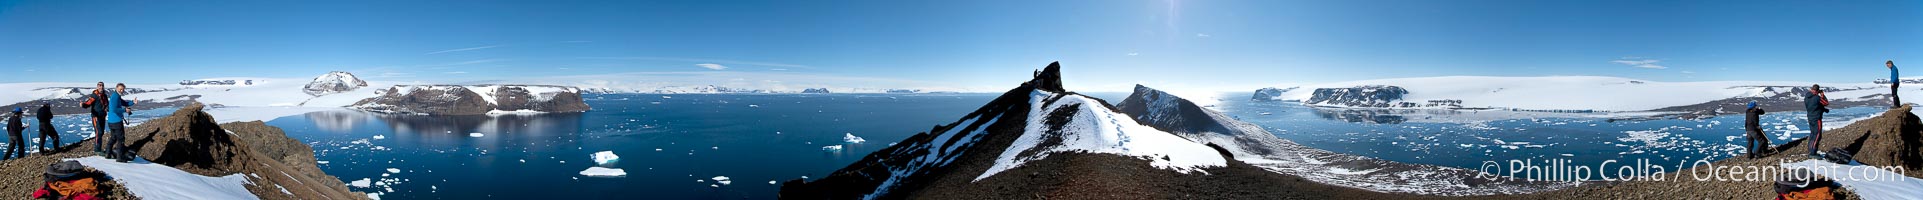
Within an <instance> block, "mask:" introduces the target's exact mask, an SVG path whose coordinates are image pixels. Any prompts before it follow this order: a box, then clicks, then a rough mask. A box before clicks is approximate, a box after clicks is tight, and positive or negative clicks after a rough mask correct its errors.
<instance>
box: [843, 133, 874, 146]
mask: <svg viewBox="0 0 1923 200" xmlns="http://www.w3.org/2000/svg"><path fill="white" fill-rule="evenodd" d="M843 134H845V135H842V136H841V142H846V143H849V144H861V143H862V142H867V141H868V139H861V137H858V136H855V134H854V133H843Z"/></svg>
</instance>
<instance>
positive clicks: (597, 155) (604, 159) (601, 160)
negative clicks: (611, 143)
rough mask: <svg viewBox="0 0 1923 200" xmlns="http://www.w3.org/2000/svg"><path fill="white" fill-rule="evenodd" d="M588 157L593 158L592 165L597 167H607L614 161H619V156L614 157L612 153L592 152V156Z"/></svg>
mask: <svg viewBox="0 0 1923 200" xmlns="http://www.w3.org/2000/svg"><path fill="white" fill-rule="evenodd" d="M590 157H593V158H594V164H599V165H607V164H609V163H614V161H617V160H621V156H617V155H614V151H601V152H594V155H592V156H590Z"/></svg>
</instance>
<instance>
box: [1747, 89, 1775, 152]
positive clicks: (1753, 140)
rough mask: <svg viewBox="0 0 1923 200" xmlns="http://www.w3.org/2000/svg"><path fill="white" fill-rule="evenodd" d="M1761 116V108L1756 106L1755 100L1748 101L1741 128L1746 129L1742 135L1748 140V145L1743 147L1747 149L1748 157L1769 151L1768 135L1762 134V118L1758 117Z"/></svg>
mask: <svg viewBox="0 0 1923 200" xmlns="http://www.w3.org/2000/svg"><path fill="white" fill-rule="evenodd" d="M1762 116H1763V108H1758V107H1756V101H1750V102H1749V109H1748V110H1745V111H1743V120H1744V121H1743V130H1747V132H1745V133H1744V135H1745V136H1746V137H1748V139H1747V140H1748V141H1749V145H1747V146H1743V147H1744V148H1748V149H1749V155H1748V156H1749V158H1758V157H1762V156H1763V154H1764V153H1769V137H1768V136H1764V135H1763V126H1762V120H1760V119H1759V118H1762Z"/></svg>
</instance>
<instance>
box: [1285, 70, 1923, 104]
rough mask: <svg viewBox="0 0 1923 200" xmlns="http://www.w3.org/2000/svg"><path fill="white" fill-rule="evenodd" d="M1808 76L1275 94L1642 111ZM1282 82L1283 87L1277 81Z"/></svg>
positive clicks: (1441, 83)
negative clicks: (1388, 93)
mask: <svg viewBox="0 0 1923 200" xmlns="http://www.w3.org/2000/svg"><path fill="white" fill-rule="evenodd" d="M1811 84H1819V83H1813V82H1792V81H1705V82H1657V81H1647V80H1637V79H1630V78H1620V77H1602V76H1546V77H1493V76H1445V77H1422V78H1397V79H1378V80H1360V81H1347V82H1335V83H1322V84H1308V85H1301V86H1300V88H1296V89H1293V90H1289V91H1287V92H1283V93H1282V94H1281V95H1280V96H1277V97H1276V98H1275V100H1285V101H1302V100H1307V99H1309V98H1310V97H1311V96H1312V95H1314V92H1315V89H1317V88H1351V87H1356V86H1364V85H1390V86H1397V87H1402V88H1403V89H1407V90H1408V91H1409V94H1407V95H1404V96H1403V99H1402V101H1403V102H1412V103H1418V104H1422V103H1427V102H1428V101H1430V100H1461V101H1462V103H1461V105H1462V106H1463V107H1469V108H1511V109H1525V110H1594V111H1645V110H1654V109H1659V108H1665V107H1671V106H1682V105H1692V104H1698V103H1703V102H1710V101H1715V100H1721V99H1727V98H1732V97H1746V96H1757V95H1767V94H1768V93H1765V92H1763V91H1761V89H1758V88H1754V87H1746V86H1801V87H1808V86H1809V85H1811ZM1820 84H1822V85H1823V86H1824V87H1835V88H1842V89H1862V90H1854V91H1842V92H1830V93H1829V97H1830V98H1831V99H1832V100H1834V99H1844V98H1860V97H1863V96H1867V95H1873V94H1885V93H1889V90H1888V85H1879V84H1873V83H1869V82H1867V81H1866V82H1863V83H1820ZM1278 88H1287V87H1278ZM1903 95H1904V96H1913V95H1923V90H1906V91H1905V92H1903Z"/></svg>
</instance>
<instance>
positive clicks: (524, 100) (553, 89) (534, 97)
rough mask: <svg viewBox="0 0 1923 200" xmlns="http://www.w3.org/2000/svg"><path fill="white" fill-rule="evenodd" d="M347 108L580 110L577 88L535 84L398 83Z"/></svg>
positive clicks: (584, 106) (476, 112)
mask: <svg viewBox="0 0 1923 200" xmlns="http://www.w3.org/2000/svg"><path fill="white" fill-rule="evenodd" d="M376 92H377V93H378V94H379V96H375V97H372V98H367V99H363V100H361V101H359V102H355V103H354V104H353V105H349V106H348V107H349V108H354V109H359V110H367V111H374V112H383V113H407V114H430V115H479V114H488V113H490V112H584V111H588V110H590V109H592V108H590V107H588V104H587V102H586V101H584V99H582V98H581V93H580V90H578V89H575V88H573V87H564V86H538V85H474V86H460V85H421V86H409V85H401V86H394V87H392V88H388V89H386V90H380V91H376Z"/></svg>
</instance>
